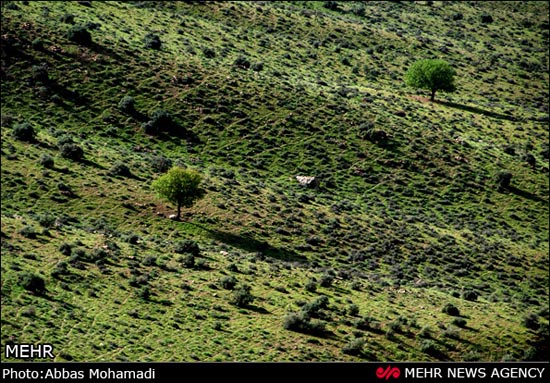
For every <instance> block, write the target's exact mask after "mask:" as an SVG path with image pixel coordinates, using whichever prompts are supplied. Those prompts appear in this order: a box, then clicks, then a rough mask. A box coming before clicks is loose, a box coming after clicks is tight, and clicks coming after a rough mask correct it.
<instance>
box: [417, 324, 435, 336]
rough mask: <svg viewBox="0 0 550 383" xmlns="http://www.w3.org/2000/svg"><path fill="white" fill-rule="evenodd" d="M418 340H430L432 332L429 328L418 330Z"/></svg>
mask: <svg viewBox="0 0 550 383" xmlns="http://www.w3.org/2000/svg"><path fill="white" fill-rule="evenodd" d="M417 336H418V337H419V338H431V337H432V330H431V328H430V326H424V327H422V328H421V329H420V331H419V332H418V335H417Z"/></svg>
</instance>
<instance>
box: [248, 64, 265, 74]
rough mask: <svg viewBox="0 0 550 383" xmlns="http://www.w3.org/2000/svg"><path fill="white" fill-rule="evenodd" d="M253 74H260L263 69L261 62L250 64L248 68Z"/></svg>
mask: <svg viewBox="0 0 550 383" xmlns="http://www.w3.org/2000/svg"><path fill="white" fill-rule="evenodd" d="M250 69H252V70H253V71H254V72H261V71H262V70H263V69H264V63H263V62H257V63H254V64H252V66H251V67H250Z"/></svg>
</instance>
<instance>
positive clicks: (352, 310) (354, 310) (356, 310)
mask: <svg viewBox="0 0 550 383" xmlns="http://www.w3.org/2000/svg"><path fill="white" fill-rule="evenodd" d="M347 312H348V314H349V315H351V316H355V315H357V314H359V306H357V305H356V304H351V305H349V306H348V308H347Z"/></svg>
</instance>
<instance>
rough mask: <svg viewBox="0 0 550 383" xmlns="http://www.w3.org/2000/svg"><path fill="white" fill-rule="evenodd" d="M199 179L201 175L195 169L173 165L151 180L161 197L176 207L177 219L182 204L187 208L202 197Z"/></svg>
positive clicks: (200, 179) (179, 215) (202, 192)
mask: <svg viewBox="0 0 550 383" xmlns="http://www.w3.org/2000/svg"><path fill="white" fill-rule="evenodd" d="M201 181H202V176H201V175H200V174H199V173H198V172H196V171H195V170H191V169H183V168H181V167H178V166H174V167H172V168H171V169H170V170H168V172H167V173H165V174H163V175H161V176H160V177H159V178H157V179H156V180H155V181H153V184H152V187H153V189H154V190H155V191H156V192H157V194H158V195H159V196H160V197H161V198H164V199H165V200H167V201H168V202H170V203H173V204H175V205H176V206H177V207H178V213H177V215H176V219H177V220H179V219H180V217H181V208H182V206H183V207H188V208H189V207H191V206H193V204H194V203H195V202H196V201H197V200H199V199H201V198H202V197H204V194H205V191H204V190H203V189H202V188H201V187H200V183H201Z"/></svg>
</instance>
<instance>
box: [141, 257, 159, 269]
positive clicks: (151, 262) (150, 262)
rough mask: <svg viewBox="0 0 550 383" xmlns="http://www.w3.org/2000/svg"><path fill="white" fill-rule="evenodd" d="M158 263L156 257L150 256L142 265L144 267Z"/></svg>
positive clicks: (144, 259)
mask: <svg viewBox="0 0 550 383" xmlns="http://www.w3.org/2000/svg"><path fill="white" fill-rule="evenodd" d="M156 262H157V257H155V256H154V255H148V256H146V257H145V258H143V261H141V264H142V265H143V266H152V265H154V264H155V263H156Z"/></svg>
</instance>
